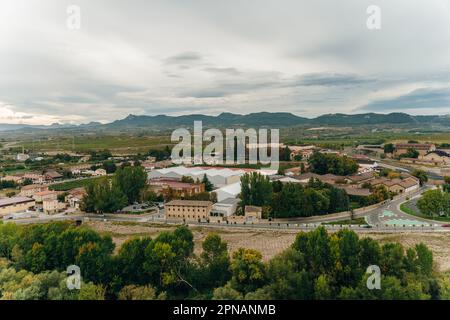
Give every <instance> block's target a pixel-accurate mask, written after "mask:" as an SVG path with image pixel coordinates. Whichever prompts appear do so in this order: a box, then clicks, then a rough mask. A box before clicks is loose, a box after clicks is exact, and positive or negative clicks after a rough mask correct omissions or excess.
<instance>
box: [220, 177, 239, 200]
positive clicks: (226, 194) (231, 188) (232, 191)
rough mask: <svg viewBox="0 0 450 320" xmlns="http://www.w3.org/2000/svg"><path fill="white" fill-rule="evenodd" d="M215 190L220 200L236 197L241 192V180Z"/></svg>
mask: <svg viewBox="0 0 450 320" xmlns="http://www.w3.org/2000/svg"><path fill="white" fill-rule="evenodd" d="M214 192H215V193H216V194H217V201H219V202H221V201H223V200H225V199H235V198H236V197H237V196H238V195H239V193H241V182H236V183H233V184H229V185H227V186H224V187H222V188H219V189H216V190H214Z"/></svg>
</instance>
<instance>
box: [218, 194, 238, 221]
mask: <svg viewBox="0 0 450 320" xmlns="http://www.w3.org/2000/svg"><path fill="white" fill-rule="evenodd" d="M238 204H239V199H236V198H226V199H224V200H222V201H219V202H217V203H215V204H214V205H213V206H212V210H211V216H213V217H229V216H232V215H233V214H235V213H236V210H237V206H238Z"/></svg>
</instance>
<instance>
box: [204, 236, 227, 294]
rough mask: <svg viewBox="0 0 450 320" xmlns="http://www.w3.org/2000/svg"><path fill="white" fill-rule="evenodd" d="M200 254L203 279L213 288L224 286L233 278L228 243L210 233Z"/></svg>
mask: <svg viewBox="0 0 450 320" xmlns="http://www.w3.org/2000/svg"><path fill="white" fill-rule="evenodd" d="M202 248H203V252H202V253H201V254H200V266H201V269H202V271H203V272H202V281H204V282H205V284H206V285H207V286H209V287H211V288H216V287H220V286H223V285H224V284H225V283H226V282H227V281H228V280H230V278H231V273H230V258H229V256H228V246H227V243H226V242H224V241H222V239H221V238H220V237H219V235H217V234H215V233H210V234H209V235H208V236H206V238H205V240H204V241H203V243H202Z"/></svg>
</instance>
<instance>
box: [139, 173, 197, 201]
mask: <svg viewBox="0 0 450 320" xmlns="http://www.w3.org/2000/svg"><path fill="white" fill-rule="evenodd" d="M148 184H149V185H150V188H151V189H152V191H154V192H155V193H156V194H163V195H164V194H167V193H169V192H172V193H173V194H172V195H173V196H175V197H189V196H193V195H194V194H197V193H200V192H205V185H204V184H203V183H189V182H181V181H179V180H178V179H168V178H156V179H152V180H149V182H148Z"/></svg>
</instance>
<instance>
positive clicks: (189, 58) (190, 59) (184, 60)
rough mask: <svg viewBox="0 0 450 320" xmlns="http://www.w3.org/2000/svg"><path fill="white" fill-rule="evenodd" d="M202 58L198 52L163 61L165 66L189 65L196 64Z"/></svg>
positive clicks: (185, 53)
mask: <svg viewBox="0 0 450 320" xmlns="http://www.w3.org/2000/svg"><path fill="white" fill-rule="evenodd" d="M202 59H203V57H202V55H201V54H200V53H198V52H183V53H180V54H177V55H174V56H171V57H168V58H166V59H165V63H166V64H178V65H185V64H190V63H198V62H200V61H202Z"/></svg>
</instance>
